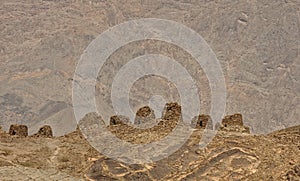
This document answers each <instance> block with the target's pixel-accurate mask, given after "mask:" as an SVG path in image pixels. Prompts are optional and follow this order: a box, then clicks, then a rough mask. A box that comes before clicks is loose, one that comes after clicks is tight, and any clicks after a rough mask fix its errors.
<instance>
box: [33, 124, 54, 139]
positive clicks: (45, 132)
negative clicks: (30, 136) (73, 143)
mask: <svg viewBox="0 0 300 181" xmlns="http://www.w3.org/2000/svg"><path fill="white" fill-rule="evenodd" d="M34 136H36V137H47V138H52V137H53V133H52V129H51V127H50V126H49V125H45V126H43V127H41V128H40V129H39V131H38V132H37V133H36V134H34Z"/></svg>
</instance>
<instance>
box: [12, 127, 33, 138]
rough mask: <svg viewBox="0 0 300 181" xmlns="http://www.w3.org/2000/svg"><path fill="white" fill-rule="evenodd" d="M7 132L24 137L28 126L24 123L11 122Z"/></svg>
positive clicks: (26, 134)
mask: <svg viewBox="0 0 300 181" xmlns="http://www.w3.org/2000/svg"><path fill="white" fill-rule="evenodd" d="M9 134H10V135H17V136H21V137H26V136H28V127H27V126H26V125H19V124H13V125H11V126H10V128H9Z"/></svg>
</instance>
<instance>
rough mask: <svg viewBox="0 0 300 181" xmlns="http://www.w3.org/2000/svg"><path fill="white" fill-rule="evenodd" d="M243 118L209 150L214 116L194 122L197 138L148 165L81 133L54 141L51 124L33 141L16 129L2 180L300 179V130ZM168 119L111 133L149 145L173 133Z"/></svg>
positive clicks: (226, 126) (7, 139) (2, 141)
mask: <svg viewBox="0 0 300 181" xmlns="http://www.w3.org/2000/svg"><path fill="white" fill-rule="evenodd" d="M169 116H170V115H169ZM175 117H176V116H175ZM88 118H90V117H87V118H86V119H88ZM173 118H174V116H173ZM207 118H208V119H207ZM241 118H242V117H241V115H240V114H235V115H231V116H227V117H225V118H224V119H223V120H222V124H221V125H220V128H219V131H218V134H217V135H216V137H215V138H214V139H213V141H212V142H211V143H210V144H209V145H208V147H207V148H205V149H199V146H198V143H199V140H200V138H201V135H202V134H203V130H204V127H205V126H204V125H206V124H209V123H208V122H209V120H210V119H209V116H205V115H201V116H199V117H198V119H196V121H195V127H196V128H195V130H194V132H193V134H192V135H191V137H190V138H189V139H188V141H187V142H186V143H185V144H184V145H183V146H182V147H181V148H180V149H179V150H177V151H176V152H175V153H173V154H172V155H170V156H169V157H167V158H165V159H162V160H159V161H156V162H154V163H149V164H126V163H122V162H118V161H115V160H113V159H110V158H107V157H106V156H104V155H102V154H101V153H99V152H97V151H96V150H95V149H94V148H93V147H91V146H90V145H89V143H88V142H87V141H86V140H85V138H84V137H83V135H82V134H81V132H80V130H79V129H77V130H76V131H75V132H73V133H70V134H68V135H65V136H62V137H52V135H51V132H50V131H49V127H47V126H45V127H43V128H41V129H40V131H39V132H38V133H37V134H35V135H34V136H29V137H28V136H26V134H25V135H24V134H22V132H17V131H16V132H15V134H14V135H12V133H11V134H8V133H5V132H3V131H2V132H1V136H0V178H1V180H49V179H50V180H99V181H102V180H295V181H296V180H299V179H300V159H299V155H300V127H299V126H296V127H291V128H288V129H285V130H280V131H276V132H273V133H271V134H269V135H252V134H250V133H249V129H248V128H247V127H245V126H244V125H243V122H242V119H241ZM119 120H120V119H119ZM168 120H172V119H163V120H161V121H163V122H164V123H158V124H157V126H156V127H154V128H150V129H151V130H145V129H143V130H142V131H141V130H139V129H136V128H132V126H130V125H127V124H126V123H124V122H123V121H119V122H118V123H116V122H112V124H111V125H110V126H109V127H108V129H110V130H111V132H113V133H114V134H115V135H116V136H118V137H119V138H121V139H124V140H126V141H134V142H135V143H139V144H140V143H147V142H151V141H156V140H157V139H160V137H163V136H164V134H165V133H166V132H168V130H169V128H170V125H173V124H174V122H172V121H171V122H170V121H168ZM175 124H176V123H175ZM16 127H20V126H18V125H15V126H14V130H17V129H16ZM12 129H13V128H12ZM45 130H48V131H45ZM117 130H119V131H117ZM143 132H144V133H145V132H146V133H147V134H144V136H140V137H139V136H137V135H141V134H142V135H143Z"/></svg>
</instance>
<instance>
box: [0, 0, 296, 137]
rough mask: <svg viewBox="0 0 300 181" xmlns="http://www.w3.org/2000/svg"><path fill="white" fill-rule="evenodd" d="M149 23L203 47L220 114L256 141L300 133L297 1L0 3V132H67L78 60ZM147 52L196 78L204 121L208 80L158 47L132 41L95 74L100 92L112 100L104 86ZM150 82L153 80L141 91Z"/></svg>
mask: <svg viewBox="0 0 300 181" xmlns="http://www.w3.org/2000/svg"><path fill="white" fill-rule="evenodd" d="M148 17H149V18H162V19H169V20H174V21H177V22H179V23H182V24H184V25H186V26H188V27H190V28H192V29H194V30H195V31H197V32H198V33H199V34H200V35H201V36H202V37H203V38H204V39H205V40H206V41H207V43H208V44H209V45H210V47H211V48H212V50H213V51H214V52H215V54H216V56H217V58H218V59H219V60H220V62H221V64H222V68H223V71H224V75H225V78H226V84H227V110H226V114H232V113H235V112H240V113H242V114H243V115H244V122H245V124H246V125H247V126H249V127H250V128H251V132H252V133H269V132H271V131H275V130H279V129H282V128H285V127H290V126H294V125H299V123H300V120H299V117H300V85H299V83H300V57H299V42H300V23H299V22H300V21H299V19H300V2H299V1H298V0H277V1H273V0H265V1H258V0H249V1H237V0H225V1H224V0H222V1H219V0H215V1H213V0H194V1H193V0H170V1H158V0H151V1H150V0H133V1H126V2H125V1H124V2H122V3H120V1H100V0H99V1H96V0H94V1H75V0H73V1H55V0H53V1H50V0H49V1H41V0H26V1H20V0H9V1H3V0H2V1H1V2H0V19H1V23H0V31H1V33H0V35H1V36H0V41H1V43H0V125H1V126H2V127H3V128H4V129H8V127H9V125H10V124H12V123H22V124H27V125H30V130H29V131H30V133H33V132H36V131H37V129H38V128H39V127H41V125H44V124H50V125H51V126H52V127H53V130H54V134H55V135H62V134H65V133H69V132H71V131H73V130H74V129H75V127H76V122H75V119H74V116H73V110H72V78H73V73H74V70H75V67H76V63H77V62H78V60H79V59H80V55H81V54H82V53H83V51H84V49H85V48H86V47H87V46H88V45H89V43H90V42H91V41H92V40H93V39H95V38H96V37H97V36H98V35H99V34H101V33H102V32H103V31H105V30H107V29H108V28H109V27H112V26H114V25H117V24H119V23H122V22H125V21H128V20H132V19H138V18H148ZM144 48H148V49H146V50H145V49H144ZM153 52H155V53H159V52H160V53H162V54H166V55H169V56H171V57H173V58H174V59H176V60H178V61H179V62H183V63H185V65H186V67H187V68H189V69H190V71H191V72H194V73H196V75H199V76H197V79H199V86H200V87H201V88H202V89H201V90H203V91H201V97H202V100H201V101H202V102H201V103H202V107H201V112H202V113H209V108H210V107H209V87H208V84H207V79H206V78H205V75H204V74H203V72H202V71H198V70H197V69H196V68H194V64H193V63H192V58H191V57H189V55H188V54H187V53H186V52H183V51H182V50H180V49H179V48H178V47H176V46H173V45H167V44H166V43H163V42H153V41H143V42H136V43H132V44H130V45H128V46H125V47H123V48H121V49H119V50H118V51H117V52H116V53H115V54H113V55H112V56H111V57H110V59H109V60H108V62H107V67H106V68H105V69H104V70H102V72H100V73H99V75H100V76H99V82H98V84H97V86H96V88H97V90H103V92H102V94H103V95H104V97H105V96H108V95H107V94H106V93H107V90H108V88H107V87H103V85H104V84H105V85H106V84H107V82H110V81H111V80H112V79H113V78H112V77H111V76H113V75H115V73H116V71H117V70H118V69H119V68H120V66H121V65H122V64H124V63H125V62H126V61H128V60H130V59H132V58H134V57H137V56H140V55H143V54H146V53H153ZM101 81H106V82H101ZM147 81H148V82H147ZM149 81H150V82H151V81H154V80H148V79H145V80H140V81H139V82H137V84H141V85H144V84H145V85H147V84H148V83H149ZM136 90H137V89H136ZM136 90H135V89H134V88H133V92H134V91H136ZM146 92H147V91H146ZM148 93H149V92H148ZM152 93H153V92H152ZM149 94H151V92H150V93H149ZM99 95H100V97H101V93H99ZM138 96H139V95H137V96H136V97H138ZM134 97H135V96H132V98H133V100H132V101H133V102H134V101H135V100H134ZM106 98H107V97H106ZM99 104H101V102H99Z"/></svg>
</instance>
